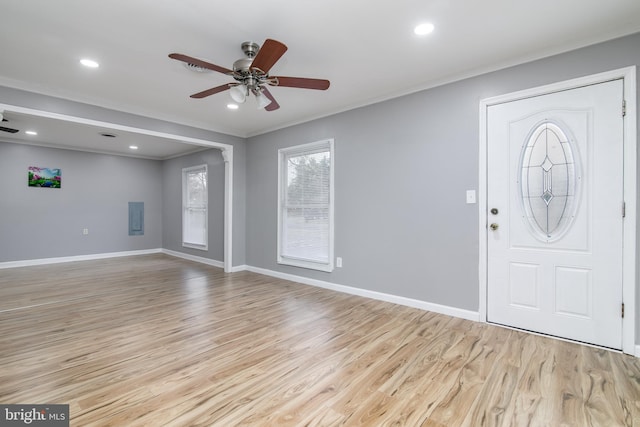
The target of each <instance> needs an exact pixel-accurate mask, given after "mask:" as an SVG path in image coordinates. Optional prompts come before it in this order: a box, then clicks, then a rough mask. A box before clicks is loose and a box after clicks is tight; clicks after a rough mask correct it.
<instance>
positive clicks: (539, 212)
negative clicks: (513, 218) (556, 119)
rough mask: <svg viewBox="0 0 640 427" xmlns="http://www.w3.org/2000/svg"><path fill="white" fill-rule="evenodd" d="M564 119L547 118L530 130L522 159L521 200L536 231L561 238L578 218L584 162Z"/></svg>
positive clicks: (539, 236)
mask: <svg viewBox="0 0 640 427" xmlns="http://www.w3.org/2000/svg"><path fill="white" fill-rule="evenodd" d="M567 134H568V132H565V131H564V130H563V129H562V128H561V127H560V123H553V122H551V121H549V120H545V121H543V122H542V123H540V124H538V125H537V126H536V127H535V128H534V129H533V130H532V132H531V133H530V134H529V136H528V138H527V140H526V141H525V144H524V145H523V147H522V154H521V161H520V200H521V203H522V207H523V208H524V213H525V215H524V217H525V218H526V220H527V223H528V225H529V228H530V229H531V231H532V232H533V235H534V236H535V237H536V238H537V239H538V240H541V241H543V242H547V243H551V242H554V241H557V240H558V239H560V238H561V237H562V236H563V235H564V234H565V233H566V232H567V230H568V229H569V227H570V226H571V224H572V223H573V220H574V218H575V214H576V210H577V207H578V200H577V198H578V196H579V193H580V181H581V179H582V178H581V174H580V167H579V166H580V165H579V164H578V160H579V158H578V157H577V156H575V158H574V153H575V148H574V146H573V142H572V141H571V139H570V138H569V137H568V136H567Z"/></svg>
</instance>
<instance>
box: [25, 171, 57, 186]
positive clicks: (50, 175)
mask: <svg viewBox="0 0 640 427" xmlns="http://www.w3.org/2000/svg"><path fill="white" fill-rule="evenodd" d="M61 185H62V171H61V170H60V169H55V168H41V167H38V166H29V187H44V188H61Z"/></svg>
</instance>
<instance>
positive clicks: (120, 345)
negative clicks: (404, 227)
mask: <svg viewBox="0 0 640 427" xmlns="http://www.w3.org/2000/svg"><path fill="white" fill-rule="evenodd" d="M0 403H34V404H35V403H64V404H69V405H70V411H71V425H72V426H224V427H229V426H358V425H363V426H446V427H451V426H474V427H475V426H580V427H582V426H607V427H609V426H634V425H635V426H640V362H639V359H636V358H634V357H631V356H626V355H623V354H619V353H615V352H611V351H607V350H601V349H596V348H592V347H586V346H581V345H577V344H572V343H567V342H563V341H559V340H554V339H550V338H544V337H539V336H534V335H531V334H526V333H522V332H517V331H512V330H508V329H503V328H499V327H495V326H491V325H487V324H483V323H475V322H470V321H466V320H462V319H457V318H452V317H448V316H444V315H440V314H436V313H431V312H425V311H421V310H417V309H412V308H408V307H403V306H397V305H393V304H390V303H385V302H380V301H374V300H370V299H366V298H361V297H356V296H352V295H346V294H341V293H336V292H332V291H328V290H324V289H319V288H314V287H310V286H305V285H301V284H297V283H293V282H287V281H283V280H278V279H274V278H270V277H266V276H262V275H258V274H254V273H249V272H241V273H233V274H225V273H223V272H222V271H221V270H220V269H217V268H213V267H209V266H205V265H200V264H196V263H192V262H189V261H185V260H181V259H176V258H172V257H169V256H165V255H148V256H147V255H145V256H136V257H126V258H114V259H108V260H99V261H86V262H75V263H65V264H57V265H47V266H36V267H27V268H14V269H6V270H0Z"/></svg>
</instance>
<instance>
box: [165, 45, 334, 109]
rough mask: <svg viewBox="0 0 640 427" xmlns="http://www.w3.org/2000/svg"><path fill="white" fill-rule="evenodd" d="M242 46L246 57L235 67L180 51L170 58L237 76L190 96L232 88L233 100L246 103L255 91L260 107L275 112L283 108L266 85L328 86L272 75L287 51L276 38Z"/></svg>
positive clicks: (313, 81) (318, 82)
mask: <svg viewBox="0 0 640 427" xmlns="http://www.w3.org/2000/svg"><path fill="white" fill-rule="evenodd" d="M241 48H242V51H243V52H244V54H245V55H246V58H242V59H238V60H237V61H236V62H234V63H233V70H230V69H228V68H225V67H221V66H219V65H215V64H212V63H210V62H207V61H203V60H201V59H198V58H193V57H191V56H187V55H183V54H181V53H172V54H170V55H169V58H172V59H176V60H178V61H182V62H184V63H185V64H186V65H187V66H189V67H195V68H200V69H207V70H213V71H217V72H219V73H223V74H226V75H228V76H231V77H233V78H234V79H235V82H232V83H226V84H223V85H220V86H216V87H214V88H211V89H207V90H204V91H202V92H198V93H194V94H193V95H191V98H198V99H199V98H205V97H207V96H210V95H214V94H216V93H219V92H223V91H225V90H228V89H229V90H230V94H231V98H233V100H234V101H236V102H238V103H243V102H245V100H246V98H247V97H248V96H249V94H253V95H254V96H255V98H256V100H257V101H258V108H264V109H265V110H266V111H273V110H277V109H278V108H280V105H279V104H278V102H277V101H276V100H275V98H274V97H273V95H271V92H269V90H268V89H267V86H283V87H295V88H302V89H317V90H326V89H328V88H329V84H330V83H329V80H322V79H309V78H305V77H283V76H270V75H269V70H271V67H273V65H274V64H275V63H276V62H277V61H278V60H279V59H280V58H281V57H282V55H284V53H285V52H286V51H287V46H285V45H284V44H283V43H281V42H279V41H277V40H273V39H267V40H265V42H264V44H263V45H262V47H260V46H259V45H258V44H257V43H254V42H244V43H242V45H241Z"/></svg>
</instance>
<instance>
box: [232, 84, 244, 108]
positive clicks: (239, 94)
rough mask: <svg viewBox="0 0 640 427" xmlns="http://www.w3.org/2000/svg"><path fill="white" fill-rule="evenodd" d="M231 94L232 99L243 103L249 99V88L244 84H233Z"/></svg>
mask: <svg viewBox="0 0 640 427" xmlns="http://www.w3.org/2000/svg"><path fill="white" fill-rule="evenodd" d="M229 94H230V95H231V99H233V100H234V101H236V102H237V103H238V104H242V103H244V101H246V100H247V89H246V87H245V86H244V85H236V86H233V87H232V88H231V90H230V91H229Z"/></svg>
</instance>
